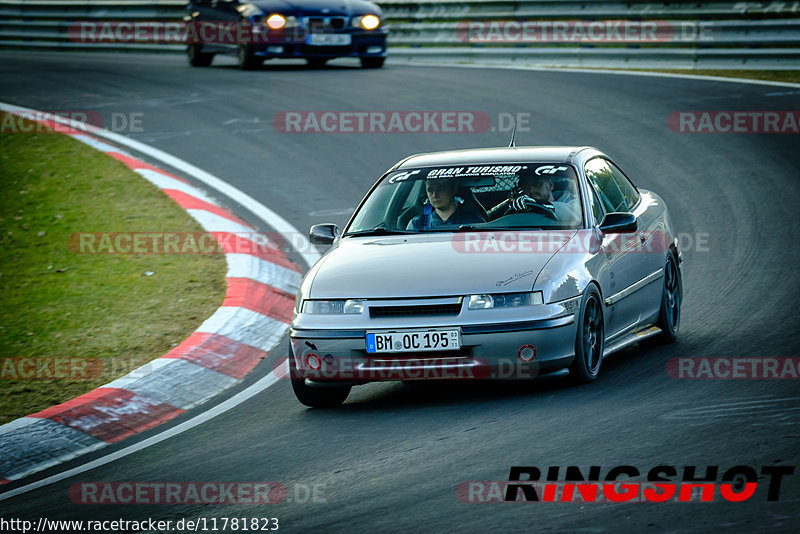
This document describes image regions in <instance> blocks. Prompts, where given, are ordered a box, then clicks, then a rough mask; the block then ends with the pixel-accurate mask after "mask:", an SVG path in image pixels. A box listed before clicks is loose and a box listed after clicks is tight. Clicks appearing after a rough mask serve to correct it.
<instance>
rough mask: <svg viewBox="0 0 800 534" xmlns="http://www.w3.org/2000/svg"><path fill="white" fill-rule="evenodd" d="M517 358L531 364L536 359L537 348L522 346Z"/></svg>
mask: <svg viewBox="0 0 800 534" xmlns="http://www.w3.org/2000/svg"><path fill="white" fill-rule="evenodd" d="M517 356H519V359H520V360H522V361H523V362H529V361H531V360H532V359H534V358H535V357H536V347H534V346H533V345H522V346H521V347H520V348H519V351H517Z"/></svg>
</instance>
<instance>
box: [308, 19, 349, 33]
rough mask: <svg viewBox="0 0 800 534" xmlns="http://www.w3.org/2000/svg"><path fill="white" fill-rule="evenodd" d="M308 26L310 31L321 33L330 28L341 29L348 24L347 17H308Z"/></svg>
mask: <svg viewBox="0 0 800 534" xmlns="http://www.w3.org/2000/svg"><path fill="white" fill-rule="evenodd" d="M305 23H306V26H307V27H308V29H309V31H311V32H313V33H319V32H324V31H330V30H341V29H344V28H345V26H347V18H346V17H306V18H305Z"/></svg>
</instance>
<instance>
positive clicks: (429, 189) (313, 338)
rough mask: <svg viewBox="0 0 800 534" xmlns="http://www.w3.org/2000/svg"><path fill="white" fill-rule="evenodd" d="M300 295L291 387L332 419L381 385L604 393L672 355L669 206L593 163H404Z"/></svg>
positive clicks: (675, 292) (675, 266)
mask: <svg viewBox="0 0 800 534" xmlns="http://www.w3.org/2000/svg"><path fill="white" fill-rule="evenodd" d="M310 239H311V241H312V242H313V243H317V244H331V245H332V247H331V248H330V250H328V252H327V253H326V254H325V255H324V256H323V257H322V258H321V259H320V260H319V261H318V262H317V263H316V264H315V265H314V266H313V267H312V268H311V270H310V271H309V272H308V273H307V274H306V276H305V278H304V280H303V282H302V284H301V287H300V291H299V293H298V295H297V302H296V306H295V315H294V318H293V320H292V325H291V331H290V337H291V349H290V355H289V371H290V377H291V381H292V386H293V389H294V392H295V394H296V395H297V398H298V399H299V401H300V402H301V403H303V404H305V405H306V406H311V407H328V406H335V405H338V404H341V403H342V402H344V400H345V399H346V398H347V395H348V394H349V392H350V389H351V387H352V386H354V385H358V384H363V383H367V382H372V381H381V380H403V381H413V380H443V379H457V380H463V379H519V378H533V377H541V376H552V375H568V376H569V377H570V378H571V379H572V380H574V381H576V382H579V383H587V382H591V381H593V380H595V378H597V375H598V372H599V370H600V364H601V362H602V360H603V358H605V357H606V356H608V355H609V354H611V353H613V352H615V351H618V350H620V349H622V348H624V347H626V346H628V345H631V344H633V343H636V342H638V341H641V340H643V339H645V338H648V337H651V336H659V337H660V338H661V339H662V340H664V341H666V342H672V341H674V340H675V337H676V335H677V333H678V326H679V322H680V304H681V299H682V282H681V262H682V254H681V252H680V251H679V250H678V239H677V236H676V234H675V233H674V232H673V229H672V225H671V223H670V218H669V214H668V212H667V208H666V206H665V205H664V201H663V200H662V199H661V198H660V197H659V196H658V195H656V194H655V193H653V192H651V191H646V190H643V189H637V188H636V187H635V186H634V185H633V183H632V182H631V180H630V179H629V178H628V177H627V176H626V175H625V174H624V173H623V172H622V170H621V169H620V168H619V167H618V166H617V165H616V164H615V163H614V162H612V161H611V159H610V158H609V157H608V156H607V155H605V154H604V153H602V152H600V151H599V150H597V149H595V148H591V147H510V148H488V149H471V150H457V151H448V152H438V153H431V154H419V155H415V156H411V157H408V158H406V159H404V160H402V161H401V162H399V163H397V164H396V165H395V166H393V167H392V168H391V169H390V170H389V171H388V172H386V173H385V174H384V175H383V176H382V177H381V178H380V179H379V180H378V181H377V183H376V184H375V185H374V186H373V187H372V189H371V190H370V191H369V193H368V194H367V196H366V197H365V198H364V200H362V201H361V204H360V205H359V206H358V208H357V209H356V211H355V213H354V215H353V217H352V218H351V219H350V221H349V222H348V224H347V226H346V227H345V229H344V231H343V232H342V233H340V232H339V229H338V228H337V227H336V226H335V225H333V224H319V225H315V226H313V227H312V228H311V230H310Z"/></svg>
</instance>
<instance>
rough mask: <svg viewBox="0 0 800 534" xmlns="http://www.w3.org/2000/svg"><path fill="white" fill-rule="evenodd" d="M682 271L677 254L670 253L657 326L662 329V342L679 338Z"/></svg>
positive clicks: (671, 341) (665, 270)
mask: <svg viewBox="0 0 800 534" xmlns="http://www.w3.org/2000/svg"><path fill="white" fill-rule="evenodd" d="M681 284H682V282H681V271H680V269H678V262H677V260H676V259H675V254H673V253H670V254H669V257H668V258H667V263H666V264H665V265H664V290H663V292H662V294H661V309H660V310H659V312H658V322H657V323H656V326H657V327H659V328H660V329H661V333H660V334H659V335H658V340H659V341H661V342H662V343H674V342H675V340H676V339H677V338H678V328H679V327H680V324H681V299H682V296H683V295H682V291H683V288H682V285H681Z"/></svg>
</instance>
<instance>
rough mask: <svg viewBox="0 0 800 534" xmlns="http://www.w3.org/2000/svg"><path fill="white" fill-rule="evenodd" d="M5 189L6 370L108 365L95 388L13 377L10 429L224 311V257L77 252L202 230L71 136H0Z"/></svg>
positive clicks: (7, 388)
mask: <svg viewBox="0 0 800 534" xmlns="http://www.w3.org/2000/svg"><path fill="white" fill-rule="evenodd" d="M0 184H2V194H3V201H2V203H1V204H0V360H2V359H6V358H19V357H31V358H42V357H45V358H47V357H50V358H52V357H58V358H100V359H102V361H103V369H104V371H103V374H102V376H100V377H98V378H97V379H94V380H91V381H87V380H81V381H77V380H66V379H44V380H42V379H39V380H31V379H28V380H19V379H16V380H15V379H9V378H8V376H13V375H10V374H9V373H6V374H5V377H4V378H0V423H6V422H8V421H11V420H13V419H16V418H18V417H21V416H24V415H27V414H30V413H33V412H35V411H38V410H41V409H43V408H46V407H48V406H51V405H53V404H58V403H61V402H64V401H67V400H69V399H71V398H73V397H75V396H77V395H80V394H82V393H85V392H86V391H89V390H91V389H94V388H95V387H98V386H100V385H103V384H105V383H107V382H109V381H110V380H113V379H114V378H117V377H119V376H122V375H124V374H126V373H127V372H129V371H130V370H132V369H134V368H136V367H139V366H140V365H142V364H144V363H146V362H147V361H149V360H151V359H153V358H156V357H158V356H161V355H163V354H164V353H166V352H167V351H169V350H170V349H171V348H172V347H174V346H175V345H176V344H178V343H180V342H181V341H182V340H183V339H184V338H185V337H186V336H187V335H188V334H190V333H191V332H192V331H193V330H195V329H196V328H197V327H198V326H199V325H200V324H201V323H202V321H203V320H205V319H206V318H207V317H208V316H210V315H211V314H212V313H213V312H214V310H215V309H216V308H217V307H218V306H219V305H220V304H221V302H222V299H223V296H224V292H225V269H226V266H225V259H224V256H222V255H156V254H151V255H121V256H112V255H77V254H74V253H72V252H70V251H69V250H68V248H67V238H68V237H69V236H70V234H72V233H73V232H115V231H116V232H131V231H136V232H148V231H149V232H163V231H170V232H172V231H193V232H200V231H202V228H200V226H199V225H198V224H197V222H196V221H194V220H193V219H191V218H190V217H189V215H188V214H187V213H186V212H185V211H183V210H182V209H181V208H180V207H179V206H178V205H177V204H175V203H174V202H173V201H172V200H171V199H169V198H168V197H167V196H166V195H164V194H163V193H161V192H160V191H159V190H158V189H157V188H155V187H154V186H152V185H151V184H150V183H149V182H147V181H145V180H144V179H143V178H142V177H140V176H139V175H137V174H135V173H134V172H132V171H131V170H129V169H128V168H127V167H125V166H124V165H123V164H122V163H120V162H118V161H116V160H114V159H112V158H110V157H108V156H106V155H104V154H102V153H100V152H97V151H96V150H94V149H92V148H90V147H88V146H86V145H84V144H83V143H80V142H79V141H76V140H74V139H71V138H69V137H66V136H63V135H60V134H52V133H51V134H0ZM145 272H152V273H154V274H152V275H149V276H147V275H145ZM5 363H6V364H7V363H8V362H5Z"/></svg>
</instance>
